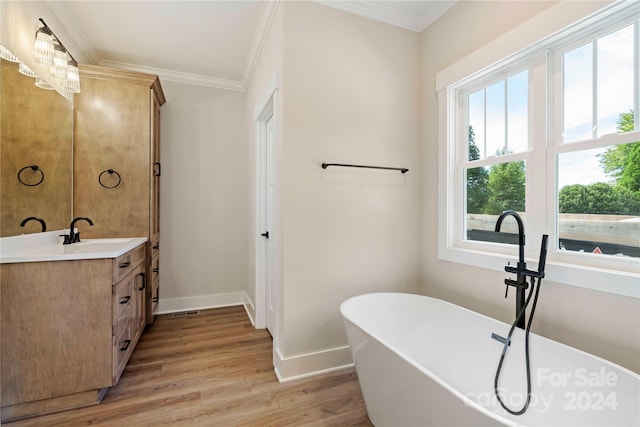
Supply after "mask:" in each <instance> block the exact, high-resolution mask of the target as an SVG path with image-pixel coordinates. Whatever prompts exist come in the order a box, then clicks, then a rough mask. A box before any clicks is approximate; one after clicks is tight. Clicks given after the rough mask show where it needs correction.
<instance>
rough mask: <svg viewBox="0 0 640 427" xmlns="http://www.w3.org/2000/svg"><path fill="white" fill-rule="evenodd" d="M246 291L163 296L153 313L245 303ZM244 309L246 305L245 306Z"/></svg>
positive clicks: (177, 311)
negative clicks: (172, 296)
mask: <svg viewBox="0 0 640 427" xmlns="http://www.w3.org/2000/svg"><path fill="white" fill-rule="evenodd" d="M247 298H248V297H247V295H246V292H244V291H243V292H228V293H224V294H210V295H198V296H194V297H185V298H165V299H161V300H160V301H159V302H158V309H157V310H156V312H155V314H168V313H179V312H181V311H190V310H206V309H208V308H219V307H230V306H233V305H245V301H246V299H247ZM245 309H246V306H245Z"/></svg>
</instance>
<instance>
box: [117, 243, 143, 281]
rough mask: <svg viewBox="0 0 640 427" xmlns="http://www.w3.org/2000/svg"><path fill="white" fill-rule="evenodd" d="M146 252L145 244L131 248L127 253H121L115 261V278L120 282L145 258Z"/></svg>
mask: <svg viewBox="0 0 640 427" xmlns="http://www.w3.org/2000/svg"><path fill="white" fill-rule="evenodd" d="M145 254H146V250H145V245H140V246H138V247H136V248H134V249H131V250H130V251H129V252H127V253H126V254H122V255H120V256H119V257H118V258H116V259H115V260H114V261H113V278H114V281H115V282H118V281H119V280H120V279H122V278H123V277H124V276H126V275H127V274H128V273H129V272H130V271H131V270H132V269H133V268H134V267H135V266H136V265H138V264H139V263H140V262H141V261H142V260H144V257H145Z"/></svg>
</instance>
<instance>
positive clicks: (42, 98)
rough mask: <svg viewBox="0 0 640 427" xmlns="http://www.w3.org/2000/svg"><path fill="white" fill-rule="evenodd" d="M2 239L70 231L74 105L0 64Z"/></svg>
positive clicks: (10, 66) (13, 65)
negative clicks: (28, 219) (23, 224)
mask: <svg viewBox="0 0 640 427" xmlns="http://www.w3.org/2000/svg"><path fill="white" fill-rule="evenodd" d="M1 63H2V64H1V66H2V68H1V70H0V100H1V108H0V138H1V139H0V171H1V172H0V188H1V189H2V191H0V237H5V236H15V235H19V234H27V233H38V232H40V231H42V225H41V224H40V223H39V222H38V221H28V222H27V223H26V224H25V226H24V227H21V226H20V224H21V222H22V221H23V220H24V219H26V218H28V217H38V218H42V219H43V220H44V221H45V222H46V227H47V231H51V230H59V229H62V228H68V227H69V222H70V220H71V206H72V199H71V197H72V196H71V191H72V190H71V186H72V180H71V179H72V178H71V176H72V151H73V142H72V137H73V105H72V104H71V103H70V102H69V101H68V100H67V99H66V98H64V97H63V96H62V95H60V94H59V93H58V92H56V91H55V90H45V89H41V88H39V87H36V85H35V84H34V83H35V80H34V79H33V78H31V77H27V76H25V75H23V74H21V73H19V72H18V64H17V63H14V62H9V61H6V60H4V59H2V60H1Z"/></svg>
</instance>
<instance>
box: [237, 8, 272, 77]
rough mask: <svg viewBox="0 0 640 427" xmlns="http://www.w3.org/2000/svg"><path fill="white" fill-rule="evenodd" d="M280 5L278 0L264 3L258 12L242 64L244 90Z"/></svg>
mask: <svg viewBox="0 0 640 427" xmlns="http://www.w3.org/2000/svg"><path fill="white" fill-rule="evenodd" d="M279 5H280V0H271V1H265V2H264V3H263V5H262V10H261V11H260V17H259V18H258V25H257V26H256V31H255V32H254V33H253V39H252V40H251V46H250V47H249V52H248V54H247V59H246V60H245V63H244V73H243V77H242V86H243V87H244V89H245V90H246V89H247V87H248V86H249V83H250V82H251V77H253V72H254V71H255V69H256V64H257V63H258V59H259V58H260V53H261V52H262V48H263V46H264V42H265V40H266V39H267V36H268V35H269V30H270V29H271V24H272V23H273V19H274V18H275V16H276V11H277V10H278V6H279Z"/></svg>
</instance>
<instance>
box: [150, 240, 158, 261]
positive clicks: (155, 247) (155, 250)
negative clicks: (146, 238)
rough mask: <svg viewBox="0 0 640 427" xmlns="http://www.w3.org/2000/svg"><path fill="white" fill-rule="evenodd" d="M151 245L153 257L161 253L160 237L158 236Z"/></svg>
mask: <svg viewBox="0 0 640 427" xmlns="http://www.w3.org/2000/svg"><path fill="white" fill-rule="evenodd" d="M150 247H151V251H150V252H151V257H152V258H154V257H157V256H158V254H160V239H159V238H158V239H156V240H154V241H153V242H151V244H150Z"/></svg>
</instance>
